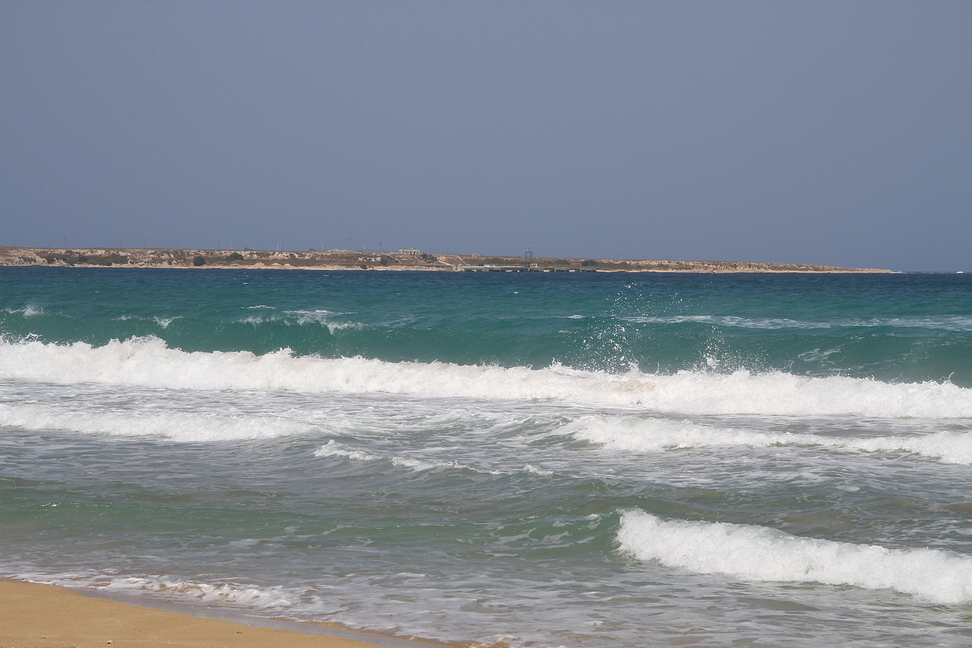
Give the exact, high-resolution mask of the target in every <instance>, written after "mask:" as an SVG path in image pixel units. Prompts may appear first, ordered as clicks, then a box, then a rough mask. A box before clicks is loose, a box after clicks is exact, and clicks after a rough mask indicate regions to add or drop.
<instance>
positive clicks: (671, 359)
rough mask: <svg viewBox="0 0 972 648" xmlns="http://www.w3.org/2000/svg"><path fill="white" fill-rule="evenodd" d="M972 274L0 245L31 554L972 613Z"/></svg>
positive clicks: (634, 639)
mask: <svg viewBox="0 0 972 648" xmlns="http://www.w3.org/2000/svg"><path fill="white" fill-rule="evenodd" d="M970 322H972V277H966V276H964V275H886V274H882V275H827V276H811V275H665V274H650V275H648V274H627V273H611V274H602V273H595V274H584V275H566V274H565V275H557V276H553V275H543V274H540V275H530V274H515V275H512V274H511V275H507V274H500V275H476V276H470V275H468V274H464V273H457V274H450V273H409V272H401V273H377V272H354V271H349V272H334V273H318V272H299V271H294V272H260V271H243V270H241V271H219V270H187V271H166V270H129V269H118V268H104V269H71V268H2V269H0V458H2V463H0V537H2V538H3V543H2V547H0V576H5V577H10V578H18V579H22V580H30V581H35V582H43V583H53V584H58V585H62V586H67V587H72V588H76V589H80V590H95V591H98V592H102V593H105V594H110V595H119V596H135V597H141V598H142V599H143V600H146V601H167V602H177V603H183V604H190V605H195V606H201V607H217V608H220V609H221V610H228V611H232V612H238V613H245V614H258V615H264V616H272V617H283V618H290V619H294V620H297V621H307V622H314V621H318V622H327V623H337V624H341V625H344V626H347V627H349V628H356V629H365V630H370V631H376V632H381V633H386V634H389V635H396V636H413V637H421V638H427V639H434V640H439V641H445V642H454V643H462V642H467V643H472V644H477V645H478V644H482V645H490V644H503V645H509V646H523V647H526V646H530V647H550V648H555V647H557V646H567V647H574V646H576V647H578V648H586V647H600V646H655V645H657V646H668V645H673V644H684V643H687V642H688V643H691V644H692V645H700V646H724V645H729V644H734V643H745V644H746V645H754V646H760V645H765V646H776V645H783V644H785V645H790V646H808V647H809V646H823V645H835V646H836V645H841V646H845V645H849V646H874V645H886V646H926V645H927V646H964V645H968V644H969V643H970V641H972V631H970V630H969V629H968V628H969V623H968V620H969V615H970V614H972V525H970V519H972V498H970V497H969V495H968V493H969V492H972V326H970V325H969V323H970Z"/></svg>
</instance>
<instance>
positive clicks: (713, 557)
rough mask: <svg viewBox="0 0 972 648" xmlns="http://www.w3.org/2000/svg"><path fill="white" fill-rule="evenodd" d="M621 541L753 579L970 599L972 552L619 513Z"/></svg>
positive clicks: (625, 546) (658, 557) (658, 556)
mask: <svg viewBox="0 0 972 648" xmlns="http://www.w3.org/2000/svg"><path fill="white" fill-rule="evenodd" d="M618 542H619V543H620V548H621V550H622V551H624V552H626V553H629V554H631V555H633V556H635V557H636V558H638V559H639V560H644V561H656V562H658V563H660V564H662V565H664V566H666V567H671V568H680V569H686V570H689V571H693V572H696V573H702V574H725V575H728V576H733V577H736V578H740V579H743V580H750V581H778V582H798V583H803V582H813V583H823V584H827V585H851V586H854V587H861V588H865V589H893V590H896V591H899V592H902V593H906V594H911V595H914V596H916V597H918V598H921V599H924V600H927V601H931V602H934V603H945V604H958V603H967V602H970V601H972V557H969V556H964V555H960V554H955V553H951V552H947V551H941V550H937V549H913V550H898V549H887V548H885V547H881V546H878V545H866V544H853V543H848V542H833V541H829V540H819V539H814V538H803V537H799V536H793V535H789V534H787V533H783V532H782V531H778V530H776V529H771V528H767V527H759V526H749V525H740V524H726V523H720V522H716V523H711V522H686V521H665V520H662V519H660V518H657V517H655V516H653V515H649V514H647V513H644V512H643V511H625V512H623V513H622V515H621V527H620V529H619V530H618Z"/></svg>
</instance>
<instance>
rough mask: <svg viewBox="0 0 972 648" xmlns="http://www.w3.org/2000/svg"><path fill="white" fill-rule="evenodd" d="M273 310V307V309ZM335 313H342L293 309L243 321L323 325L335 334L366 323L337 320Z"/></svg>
mask: <svg viewBox="0 0 972 648" xmlns="http://www.w3.org/2000/svg"><path fill="white" fill-rule="evenodd" d="M249 308H250V309H257V308H266V309H269V308H270V307H269V306H265V307H258V306H250V307H249ZM271 310H272V309H271ZM335 315H340V313H333V312H331V311H328V310H324V309H318V310H292V311H284V312H283V313H272V314H267V315H250V316H247V317H244V318H243V319H242V320H241V321H242V322H243V323H244V324H262V323H264V322H281V323H283V324H285V325H297V326H308V325H315V326H323V327H325V328H326V329H327V330H328V331H330V333H331V334H332V335H333V334H334V333H335V331H340V330H343V329H354V328H363V327H364V325H363V324H361V323H360V322H335V321H333V317H334V316H335Z"/></svg>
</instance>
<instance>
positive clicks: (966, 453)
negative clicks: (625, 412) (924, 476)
mask: <svg viewBox="0 0 972 648" xmlns="http://www.w3.org/2000/svg"><path fill="white" fill-rule="evenodd" d="M562 431H564V432H567V433H569V434H573V435H574V437H575V438H578V439H582V440H584V441H590V442H592V443H597V444H599V445H602V446H604V447H605V448H609V449H612V450H624V451H660V450H667V449H674V448H710V447H730V446H748V447H753V448H765V447H770V446H777V445H799V446H816V447H820V446H822V447H827V448H833V449H837V450H855V451H865V452H910V453H915V454H919V455H923V456H926V457H931V458H936V459H940V460H941V461H942V462H943V463H955V464H972V432H949V431H943V432H934V433H931V434H925V435H913V434H911V435H903V436H881V437H869V438H858V437H831V436H825V435H821V434H798V433H791V432H762V431H759V430H751V429H746V428H732V427H716V426H709V425H699V424H696V423H693V422H691V421H685V420H672V419H665V418H640V417H634V416H585V417H581V418H579V419H576V420H574V421H571V422H570V423H568V424H567V425H565V426H564V427H563V428H562Z"/></svg>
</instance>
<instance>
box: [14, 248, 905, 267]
mask: <svg viewBox="0 0 972 648" xmlns="http://www.w3.org/2000/svg"><path fill="white" fill-rule="evenodd" d="M0 266H46V267H68V266H73V267H99V266H101V267H104V266H112V267H118V266H121V267H127V268H193V267H195V268H253V269H261V268H266V269H287V270H433V271H434V270H438V271H462V270H478V271H492V272H502V271H509V272H520V271H534V272H543V271H547V272H556V271H564V272H570V271H575V272H577V271H580V272H699V273H711V272H799V273H847V272H857V273H860V272H882V273H886V272H890V270H881V269H874V268H841V267H837V266H827V265H812V264H808V263H766V262H762V261H672V260H636V259H567V258H543V257H536V258H530V259H524V258H523V257H514V256H484V255H481V254H428V253H424V254H423V253H420V252H418V251H414V250H412V251H407V252H354V251H352V250H327V251H324V252H317V251H313V250H310V251H307V252H295V251H289V252H274V251H270V250H246V249H244V250H239V251H232V250H181V249H164V248H159V249H154V248H20V247H0Z"/></svg>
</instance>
